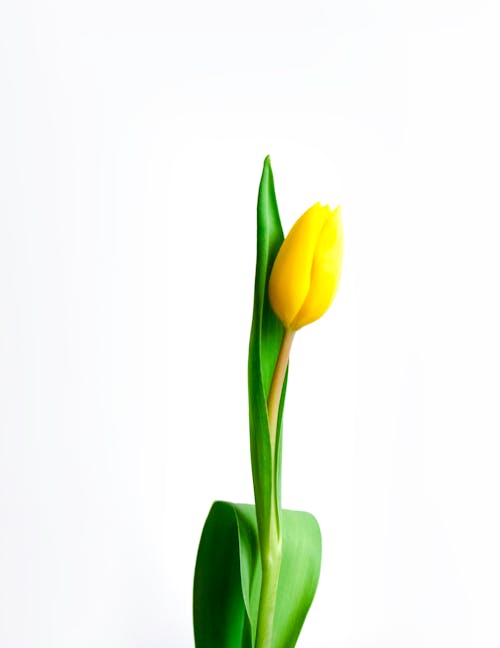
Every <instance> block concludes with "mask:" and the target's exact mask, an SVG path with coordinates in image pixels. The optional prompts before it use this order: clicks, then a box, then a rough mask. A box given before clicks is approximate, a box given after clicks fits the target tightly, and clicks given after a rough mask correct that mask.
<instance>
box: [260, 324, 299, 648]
mask: <svg viewBox="0 0 500 648" xmlns="http://www.w3.org/2000/svg"><path fill="white" fill-rule="evenodd" d="M294 334H295V331H291V330H289V329H286V330H285V333H284V335H283V340H282V341H281V347H280V350H279V353H278V359H277V360H276V366H275V368H274V374H273V378H272V380H271V387H270V389H269V396H268V399H267V420H268V424H269V438H270V441H271V470H272V475H273V477H272V481H271V484H272V486H271V520H270V524H269V535H268V537H267V538H263V539H262V546H261V563H262V587H261V590H260V600H259V614H258V619H257V636H256V640H255V648H272V638H273V623H274V612H275V608H276V595H277V593H278V582H279V575H280V567H281V554H282V540H281V532H280V513H281V510H280V509H281V503H280V498H279V493H278V487H277V483H276V476H277V470H276V468H277V467H276V461H277V453H276V435H277V426H278V415H279V408H280V402H281V393H282V391H283V383H284V380H285V375H286V368H287V366H288V358H289V356H290V348H291V346H292V342H293V336H294Z"/></svg>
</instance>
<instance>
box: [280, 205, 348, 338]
mask: <svg viewBox="0 0 500 648" xmlns="http://www.w3.org/2000/svg"><path fill="white" fill-rule="evenodd" d="M343 248H344V235H343V228H342V220H341V215H340V207H336V209H334V210H331V209H330V208H329V207H328V206H327V205H325V206H322V205H320V204H319V203H316V205H313V206H312V207H311V208H310V209H308V210H307V211H306V213H305V214H303V215H302V216H301V217H300V218H299V220H298V221H297V222H296V223H295V225H294V226H293V227H292V229H291V230H290V233H289V234H288V236H287V237H286V239H285V240H284V241H283V244H282V245H281V247H280V249H279V251H278V254H277V256H276V259H275V261H274V265H273V269H272V271H271V276H270V278H269V301H270V302H271V306H272V308H273V310H274V312H275V313H276V315H277V316H278V317H279V318H280V320H281V321H282V322H283V325H284V326H285V328H287V329H291V330H294V331H296V330H298V329H300V328H302V327H303V326H305V325H306V324H310V323H311V322H314V321H315V320H317V319H319V318H320V317H321V316H322V315H324V313H325V312H326V311H327V310H328V308H329V306H330V304H331V303H332V301H333V298H334V297H335V293H336V292H337V288H338V285H339V280H340V270H341V267H342V254H343Z"/></svg>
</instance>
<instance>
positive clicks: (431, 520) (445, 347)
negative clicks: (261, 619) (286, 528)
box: [0, 0, 500, 648]
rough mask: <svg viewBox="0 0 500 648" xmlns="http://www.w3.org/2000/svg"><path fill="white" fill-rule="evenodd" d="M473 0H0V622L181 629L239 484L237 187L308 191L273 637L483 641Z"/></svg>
mask: <svg viewBox="0 0 500 648" xmlns="http://www.w3.org/2000/svg"><path fill="white" fill-rule="evenodd" d="M495 5H496V3H495V2H484V1H479V2H465V1H463V2H445V1H442V0H437V1H434V2H418V3H417V2H411V3H410V2H391V1H389V0H381V1H379V2H372V1H370V0H364V1H360V2H346V1H343V2H320V1H317V0H313V1H312V2H309V3H307V4H306V3H299V2H284V1H281V2H276V1H275V2H261V1H260V0H258V1H257V2H254V3H239V2H229V1H226V2H224V1H221V0H216V1H215V2H210V3H204V2H201V0H198V1H188V2H185V3H180V2H175V3H174V2H169V1H168V0H167V1H166V2H165V1H162V2H160V1H155V0H146V1H145V2H140V3H139V2H118V1H117V0H99V1H97V0H89V1H88V2H75V1H72V2H65V1H63V0H42V1H41V2H35V1H31V2H30V1H29V0H18V1H17V2H13V1H9V0H3V2H2V3H1V4H0V646H1V647H2V648H68V647H69V646H71V648H84V647H85V648H88V647H89V646H92V647H95V648H139V647H140V648H160V647H165V646H168V647H172V648H188V647H192V646H193V639H192V628H191V588H192V576H193V568H194V561H195V556H196V548H197V543H198V540H199V536H200V533H201V529H202V525H203V522H204V519H205V516H206V514H207V512H208V509H209V507H210V504H211V502H212V501H213V500H215V499H228V500H232V501H246V502H249V501H251V499H252V486H251V473H250V464H249V452H248V424H247V401H246V353H247V342H248V334H249V327H250V318H251V301H252V290H253V271H254V254H255V249H254V248H255V205H256V196H257V187H258V181H259V177H260V172H261V165H262V161H263V159H264V156H265V155H266V154H268V153H270V154H271V159H272V162H273V167H274V172H275V180H276V189H277V195H278V203H279V205H280V211H281V216H282V221H283V224H284V228H285V230H286V231H287V230H288V229H289V227H290V226H291V225H292V223H293V222H294V220H295V219H296V218H297V217H298V216H299V215H300V214H301V213H302V212H303V211H304V210H305V209H306V208H307V207H308V206H310V205H311V204H312V203H314V202H316V201H318V200H319V201H322V202H328V203H330V204H331V205H332V206H334V205H336V204H337V203H340V204H341V205H342V208H343V214H344V223H345V240H346V244H345V263H344V272H343V278H342V283H341V287H340V290H339V293H338V296H337V299H336V301H335V303H334V306H333V307H332V309H331V311H330V313H329V314H328V315H327V316H326V317H325V318H324V319H323V320H321V321H320V322H318V323H316V324H313V325H312V326H311V327H309V328H308V329H305V330H304V331H303V332H302V333H300V334H299V335H298V336H297V337H296V342H295V346H294V349H293V351H292V360H291V373H290V381H289V391H288V402H287V409H286V413H285V436H284V443H285V446H284V457H283V460H284V469H283V500H284V505H285V506H286V507H288V508H297V509H305V510H309V511H311V512H313V513H314V514H315V515H316V516H317V518H318V519H319V521H320V524H321V527H322V532H323V551H324V556H323V567H322V574H321V580H320V585H319V588H318V592H317V595H316V599H315V602H314V604H313V607H312V609H311V612H310V614H309V617H308V619H307V621H306V624H305V626H304V630H303V634H302V636H301V639H300V641H299V646H300V647H302V648H330V647H331V648H392V647H394V648H443V647H445V646H453V647H454V648H469V647H470V648H472V647H474V648H475V647H476V646H481V648H498V646H499V645H500V625H499V622H498V610H499V609H500V587H499V583H500V552H499V550H498V548H499V547H500V519H499V495H500V471H499V470H498V466H499V461H500V440H499V439H500V404H499V403H500V400H499V390H500V342H499V334H498V331H499V330H500V309H499V289H498V283H499V279H500V255H499V240H500V227H499V222H500V198H499V195H500V192H499V177H500V154H499V151H500V120H499V115H500V87H499V74H498V61H499V60H500V41H499V39H498V33H499V28H500V22H499V16H498V13H497V7H496V6H495Z"/></svg>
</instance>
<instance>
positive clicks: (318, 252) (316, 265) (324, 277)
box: [291, 207, 344, 330]
mask: <svg viewBox="0 0 500 648" xmlns="http://www.w3.org/2000/svg"><path fill="white" fill-rule="evenodd" d="M328 211H329V213H328V216H327V218H326V220H325V222H324V225H323V228H322V230H321V232H320V234H319V237H318V240H317V244H316V249H315V251H314V255H313V263H312V269H311V278H310V286H309V291H308V293H307V296H306V298H305V300H304V302H303V304H302V307H301V309H300V311H299V312H298V313H297V315H296V316H295V317H294V319H293V321H292V323H291V328H293V329H295V330H297V329H299V328H302V327H303V326H305V325H306V324H310V323H311V322H314V321H315V320H317V319H319V318H320V317H321V316H322V315H324V313H326V311H327V310H328V308H329V307H330V305H331V303H332V301H333V298H334V297H335V294H336V292H337V289H338V286H339V281H340V273H341V269H342V256H343V251H344V233H343V228H342V220H341V212H340V207H337V208H336V209H335V210H333V211H331V210H328Z"/></svg>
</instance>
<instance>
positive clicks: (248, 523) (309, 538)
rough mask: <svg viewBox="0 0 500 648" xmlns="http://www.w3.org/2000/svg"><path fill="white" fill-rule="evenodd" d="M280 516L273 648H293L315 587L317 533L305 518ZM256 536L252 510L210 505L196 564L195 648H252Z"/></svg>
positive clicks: (314, 524)
mask: <svg viewBox="0 0 500 648" xmlns="http://www.w3.org/2000/svg"><path fill="white" fill-rule="evenodd" d="M282 515H283V517H282V532H283V557H282V562H281V570H280V579H279V585H278V598H277V605H276V615H275V622H274V632H273V648H293V646H295V644H296V642H297V638H298V636H299V633H300V630H301V628H302V625H303V623H304V620H305V617H306V614H307V612H308V610H309V607H310V606H311V603H312V600H313V598H314V593H315V591H316V587H317V584H318V579H319V572H320V565H321V533H320V530H319V526H318V523H317V522H316V519H315V518H314V517H313V516H312V515H311V514H310V513H304V512H302V511H288V510H284V511H283V512H282ZM257 534H258V531H257V521H256V517H255V507H254V506H251V505H249V504H231V503H229V502H215V503H214V504H213V506H212V508H211V510H210V513H209V515H208V518H207V520H206V522H205V526H204V529H203V533H202V536H201V541H200V547H199V550H198V557H197V560H196V570H195V579H194V600H193V610H194V631H195V644H196V648H251V646H253V642H254V639H255V631H256V623H257V612H258V603H259V592H260V583H261V577H262V572H261V565H260V556H259V544H258V535H257Z"/></svg>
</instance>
